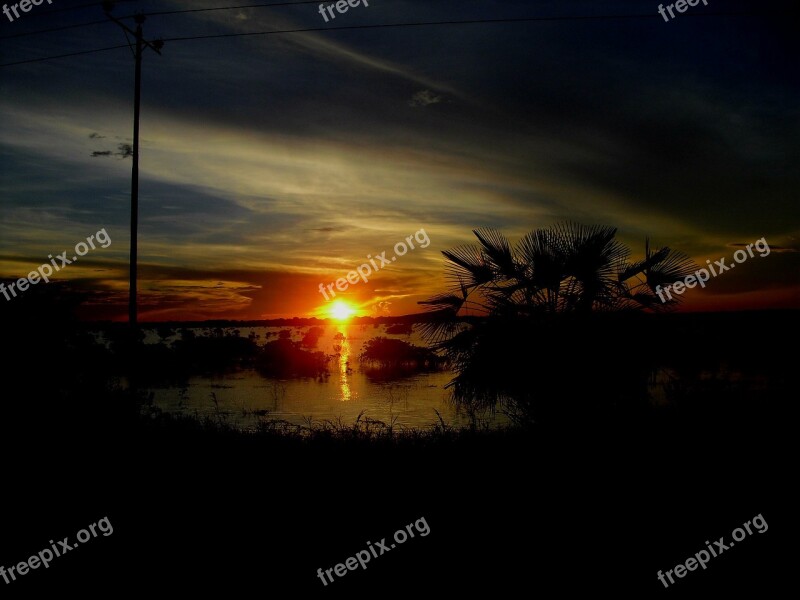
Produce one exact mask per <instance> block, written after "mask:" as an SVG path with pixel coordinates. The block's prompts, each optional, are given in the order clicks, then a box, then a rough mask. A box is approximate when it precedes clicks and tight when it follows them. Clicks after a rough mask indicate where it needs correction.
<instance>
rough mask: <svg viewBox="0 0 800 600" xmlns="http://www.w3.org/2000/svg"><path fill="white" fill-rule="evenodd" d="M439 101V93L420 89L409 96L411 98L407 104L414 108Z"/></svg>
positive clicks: (440, 99) (440, 98)
mask: <svg viewBox="0 0 800 600" xmlns="http://www.w3.org/2000/svg"><path fill="white" fill-rule="evenodd" d="M441 101H442V97H441V96H440V95H438V94H434V93H433V92H432V91H430V90H420V91H419V92H417V93H416V94H414V95H413V96H411V100H409V101H408V105H409V106H413V107H415V108H416V107H420V106H428V105H430V104H438V103H439V102H441Z"/></svg>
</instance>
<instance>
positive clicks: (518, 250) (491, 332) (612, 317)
mask: <svg viewBox="0 0 800 600" xmlns="http://www.w3.org/2000/svg"><path fill="white" fill-rule="evenodd" d="M616 232H617V230H616V228H613V227H603V226H584V225H579V224H574V223H565V224H560V225H555V226H553V227H549V228H544V229H536V230H533V231H531V232H530V233H528V234H527V235H525V236H524V237H523V238H522V239H521V240H520V241H519V243H518V244H517V245H516V246H513V247H512V245H511V244H510V243H509V241H508V240H507V239H506V237H505V236H503V235H502V234H501V233H500V232H498V231H496V230H494V229H489V228H484V229H476V230H474V232H473V233H474V234H475V236H476V237H477V238H478V242H479V245H464V246H460V247H457V248H455V249H452V250H448V251H445V252H443V254H444V256H445V258H446V259H447V275H448V278H449V279H450V280H451V282H452V287H451V289H450V290H448V291H447V292H445V293H443V294H440V295H437V296H435V297H433V298H430V299H428V300H424V301H422V302H421V303H420V304H423V305H426V306H428V307H430V308H431V309H432V310H433V311H435V313H436V319H434V320H432V321H431V322H429V323H426V324H425V325H424V326H423V328H422V333H423V336H425V338H426V339H427V340H428V341H429V342H431V343H432V344H433V346H434V347H435V348H436V349H438V350H442V351H444V352H445V353H446V355H447V356H448V358H449V359H450V361H451V363H452V364H453V366H454V368H455V370H456V373H457V375H456V378H455V379H454V380H453V381H452V382H451V384H450V385H451V386H452V387H453V388H454V396H455V398H456V400H458V401H461V402H465V403H469V404H470V405H471V406H474V405H476V404H477V405H481V406H486V407H494V406H495V405H496V404H497V403H498V402H506V403H507V405H509V406H510V407H512V408H513V410H514V411H516V412H517V413H520V412H521V413H523V414H522V417H523V418H526V419H527V418H530V417H531V416H532V415H540V414H542V409H543V407H544V406H545V405H547V406H549V407H550V408H552V407H555V406H557V405H558V403H559V402H562V404H563V402H565V401H567V399H565V398H564V393H563V388H564V383H565V379H567V380H569V379H572V381H570V383H571V384H572V385H573V388H574V392H575V393H574V394H573V395H584V396H585V395H586V394H588V393H591V390H588V389H584V387H583V386H585V385H587V382H588V381H589V380H592V383H591V385H593V386H594V388H595V393H596V390H597V388H598V387H602V385H601V384H603V383H607V384H610V385H615V386H616V391H617V392H619V393H618V394H616V396H615V399H614V400H612V403H613V402H616V401H617V400H619V398H620V397H622V396H624V397H626V398H631V397H632V396H636V395H637V394H639V395H640V392H641V389H642V387H641V386H642V385H643V384H645V383H646V374H647V370H646V368H645V367H646V363H647V360H646V359H647V357H646V356H644V355H642V353H641V352H639V354H638V355H637V354H636V353H633V354H632V355H631V356H628V355H629V354H631V353H630V352H629V351H628V350H629V348H630V346H631V343H632V340H631V338H630V337H628V336H627V335H626V334H625V333H623V332H624V331H625V330H626V327H627V326H628V325H629V324H630V323H631V322H632V320H631V319H620V318H619V316H620V315H631V313H635V312H641V311H662V310H668V309H669V308H671V307H672V306H674V304H675V303H676V302H675V301H673V302H670V303H662V302H661V300H660V299H659V298H658V296H657V295H656V294H655V290H656V286H659V285H661V286H666V285H669V284H671V283H674V282H675V281H678V280H680V279H682V278H684V277H685V276H686V275H689V274H691V273H692V272H693V271H694V270H695V269H696V265H694V263H693V262H692V261H691V260H690V259H689V258H688V257H686V256H685V255H683V254H681V253H678V252H675V251H672V250H670V249H669V248H660V249H658V250H651V248H650V243H649V240H646V242H645V253H644V258H643V259H641V260H636V261H632V260H631V259H630V252H629V250H628V249H627V248H626V247H625V246H624V245H623V244H621V243H620V242H619V241H617V240H616V239H615V235H616ZM676 297H677V296H676ZM637 351H638V350H637ZM623 357H624V358H626V359H628V360H629V362H628V366H629V367H630V369H629V370H628V374H627V375H625V376H622V377H621V376H620V372H619V371H620V369H619V364H617V363H618V362H619V361H620V360H621V359H623ZM576 377H580V378H583V379H582V380H581V381H575V378H576ZM625 377H627V382H626V385H623V384H622V383H621V382H622V381H623V380H624V379H625ZM531 380H533V381H531ZM593 395H594V394H593ZM548 400H549V402H548ZM569 401H571V400H569Z"/></svg>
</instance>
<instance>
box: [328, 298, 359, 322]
mask: <svg viewBox="0 0 800 600" xmlns="http://www.w3.org/2000/svg"><path fill="white" fill-rule="evenodd" d="M355 312H356V311H355V310H354V309H353V307H352V306H350V305H349V304H348V303H347V302H344V301H342V300H336V301H335V302H334V303H333V304H332V305H331V307H330V310H329V313H330V315H331V317H333V318H334V319H336V320H337V321H346V320H347V319H349V318H350V317H352V316H353V315H354V314H355Z"/></svg>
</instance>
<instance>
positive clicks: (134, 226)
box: [103, 0, 164, 342]
mask: <svg viewBox="0 0 800 600" xmlns="http://www.w3.org/2000/svg"><path fill="white" fill-rule="evenodd" d="M113 5H114V3H113V2H111V1H109V0H106V1H104V2H103V10H104V11H105V13H106V16H107V17H108V18H109V19H111V20H112V21H114V23H116V24H117V25H119V26H120V27H121V28H122V29H123V30H124V31H125V33H126V37H127V34H128V33H130V34H131V35H133V36H134V38H135V39H136V49H135V52H134V58H135V60H136V70H135V78H134V92H133V93H134V98H133V167H132V168H131V256H130V288H129V293H128V324H129V326H130V329H131V336H132V338H133V340H134V342H135V341H136V340H137V339H138V338H137V335H136V334H137V331H138V322H137V303H136V296H137V294H136V287H137V268H138V254H139V239H138V238H139V113H140V109H141V96H142V55H143V53H144V48H145V46H146V47H148V48H150V49H152V50H153V51H155V52H156V54H159V55H160V54H161V48H162V47H163V46H164V42H162V41H161V40H154V41H153V42H152V43H151V42H148V41H147V40H146V39H144V34H143V32H142V24H143V23H144V21H145V17H144V15H143V14H141V13H140V14H137V15H136V16H135V17H134V19H135V21H136V31H133V30H131V28H130V27H128V26H127V25H125V24H124V23H123V22H122V21H120V20H119V19H116V18H115V17H113V16H111V9H112V8H113Z"/></svg>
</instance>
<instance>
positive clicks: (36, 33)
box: [0, 19, 108, 40]
mask: <svg viewBox="0 0 800 600" xmlns="http://www.w3.org/2000/svg"><path fill="white" fill-rule="evenodd" d="M101 23H108V19H103V20H102V21H89V22H88V23H77V24H75V25H63V26H61V27H52V28H50V29H37V30H36V31H24V32H22V33H12V34H11V35H0V40H7V39H11V38H18V37H25V36H28V35H38V34H40V33H50V32H52V31H64V30H65V29H75V28H76V27H87V26H89V25H99V24H101Z"/></svg>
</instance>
